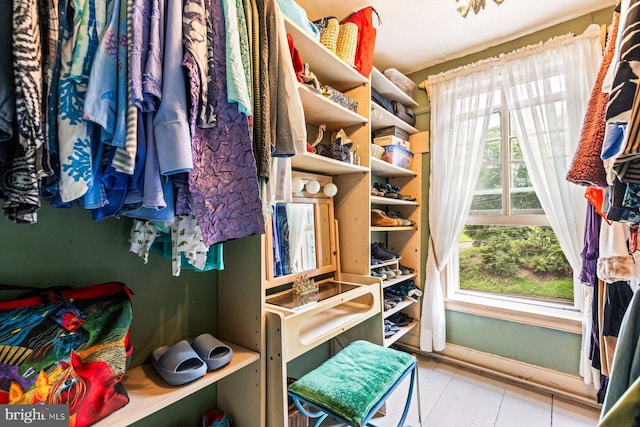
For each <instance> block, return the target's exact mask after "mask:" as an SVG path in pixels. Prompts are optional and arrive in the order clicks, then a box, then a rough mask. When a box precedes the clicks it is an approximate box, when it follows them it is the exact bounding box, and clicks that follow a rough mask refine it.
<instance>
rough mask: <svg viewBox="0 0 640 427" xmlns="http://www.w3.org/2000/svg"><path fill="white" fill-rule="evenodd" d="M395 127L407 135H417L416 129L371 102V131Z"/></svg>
mask: <svg viewBox="0 0 640 427" xmlns="http://www.w3.org/2000/svg"><path fill="white" fill-rule="evenodd" d="M389 126H396V127H399V128H400V129H402V130H404V131H406V132H409V134H414V133H418V129H416V128H414V127H413V126H411V125H410V124H408V123H407V122H405V121H404V120H402V119H399V118H397V117H396V116H394V115H393V114H391V113H390V112H388V111H387V110H385V109H384V108H382V107H381V106H379V105H378V104H376V103H375V102H373V101H372V102H371V131H372V132H373V131H376V130H378V129H382V128H386V127H389Z"/></svg>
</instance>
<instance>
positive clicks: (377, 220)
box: [371, 209, 402, 227]
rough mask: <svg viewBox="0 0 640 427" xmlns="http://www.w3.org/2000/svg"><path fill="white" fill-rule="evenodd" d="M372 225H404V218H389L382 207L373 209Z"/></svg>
mask: <svg viewBox="0 0 640 427" xmlns="http://www.w3.org/2000/svg"><path fill="white" fill-rule="evenodd" d="M371 225H372V226H374V227H396V226H399V225H402V220H399V219H395V218H389V217H388V216H387V214H386V213H384V212H383V211H381V210H380V209H371Z"/></svg>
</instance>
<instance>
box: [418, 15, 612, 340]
mask: <svg viewBox="0 0 640 427" xmlns="http://www.w3.org/2000/svg"><path fill="white" fill-rule="evenodd" d="M601 59H602V46H601V44H600V28H599V27H598V26H597V25H594V26H590V27H589V28H588V29H587V30H586V31H585V32H584V33H583V34H582V35H579V36H575V37H574V36H571V35H566V36H560V37H557V38H554V39H552V40H549V41H548V42H546V43H540V44H538V45H534V46H527V47H525V48H522V49H520V50H518V51H514V52H511V53H508V54H505V55H500V56H499V57H495V58H490V59H487V60H482V61H479V62H477V63H474V64H470V65H467V66H463V67H460V68H458V69H455V70H451V71H447V72H445V73H441V74H439V75H435V76H429V78H428V81H426V82H425V84H426V87H428V89H429V94H430V104H431V125H430V130H431V173H430V191H429V230H430V236H429V244H428V247H429V253H428V256H427V265H426V269H425V273H426V274H425V276H426V279H425V284H424V300H423V306H422V315H421V323H420V325H421V332H420V348H421V349H422V350H424V351H432V350H442V349H444V347H445V342H446V325H445V324H446V319H445V305H446V307H447V308H449V309H454V310H458V311H466V312H471V313H477V314H482V315H488V316H495V317H499V318H503V319H508V320H514V321H518V322H525V323H531V324H535V325H540V326H543V325H544V326H549V327H557V328H559V329H563V330H567V331H571V332H577V331H580V330H581V328H583V330H582V333H583V336H588V335H589V331H588V330H584V327H585V325H587V324H586V323H584V324H583V323H581V321H580V318H581V313H580V311H581V309H582V307H583V305H584V303H585V300H586V299H587V294H586V293H585V291H584V289H583V288H584V287H583V285H582V283H581V282H580V279H579V272H580V268H581V264H582V260H581V257H580V253H581V251H582V248H583V240H582V239H583V233H584V223H585V212H586V200H585V198H584V190H583V189H582V188H579V187H578V186H576V185H573V184H570V183H568V182H567V181H566V179H565V177H566V173H567V170H568V169H569V167H570V164H571V161H572V158H573V155H574V153H575V150H576V147H577V142H578V139H579V136H580V131H581V128H582V122H583V119H584V113H585V110H586V106H587V102H588V99H589V95H590V93H591V91H592V89H593V84H594V81H595V76H596V73H597V70H598V67H599V64H600V62H601ZM496 93H498V94H499V96H498V97H497V98H496V95H495V94H496ZM492 126H493V128H494V130H495V127H496V126H498V127H499V135H497V134H496V135H494V134H492V133H491V131H490V130H489V128H490V127H492ZM516 142H517V143H516ZM486 144H488V145H490V146H494V147H495V146H500V149H501V150H503V152H501V157H500V158H499V159H497V158H491V156H489V155H488V154H486V150H485V145H486ZM507 154H509V156H507ZM498 165H499V167H498ZM483 167H484V168H485V169H484V173H488V172H487V171H488V170H489V169H490V168H491V167H493V169H494V172H497V171H499V172H498V174H499V176H500V179H501V181H500V187H499V188H500V190H501V191H500V192H496V193H495V194H493V192H492V190H495V188H484V187H482V186H480V187H478V182H479V179H480V177H481V174H482V173H483V170H482V169H483ZM487 168H489V169H487ZM524 171H526V173H524ZM505 184H508V185H505ZM507 188H508V190H505V189H507ZM531 189H535V196H536V197H537V199H538V202H539V205H538V203H537V202H536V201H535V198H533V197H532V194H531ZM498 193H499V194H498ZM483 198H484V201H485V202H486V201H490V200H494V201H495V202H496V203H497V204H496V205H491V204H489V205H482V204H481V203H480V202H482V201H483ZM492 198H493V199H492ZM522 203H524V204H522ZM491 211H493V212H491ZM477 220H482V221H484V222H488V221H489V220H494V221H496V222H498V221H501V222H503V223H505V224H508V223H511V225H517V226H523V225H528V226H543V225H545V224H548V225H549V226H550V227H551V228H552V229H553V232H554V234H555V235H556V237H557V239H558V242H559V245H560V248H561V251H562V252H563V253H564V255H565V257H566V260H567V262H568V263H569V265H570V266H571V271H572V276H573V277H572V291H573V298H567V301H571V299H572V300H573V301H572V303H571V302H569V303H557V304H553V303H552V302H549V301H544V300H542V299H541V298H539V299H538V300H537V301H535V300H533V299H528V300H526V301H525V300H523V299H522V298H511V297H507V296H504V295H496V294H495V293H494V295H492V297H488V296H487V295H486V293H485V294H484V295H483V296H478V295H477V294H478V293H476V294H474V295H468V294H469V292H467V293H464V292H462V291H461V290H460V286H459V283H460V279H459V276H460V269H459V265H458V264H459V260H460V259H459V239H460V235H461V234H463V230H464V228H465V226H467V225H478V223H474V221H477ZM489 225H493V224H489ZM537 231H538V234H537V235H535V236H533V237H535V238H541V239H544V238H545V237H546V236H545V235H544V233H546V231H545V230H544V229H543V230H537ZM521 234H524V233H521ZM533 237H532V238H533ZM496 255H501V253H499V251H496ZM523 301H524V303H523ZM587 326H588V325H587Z"/></svg>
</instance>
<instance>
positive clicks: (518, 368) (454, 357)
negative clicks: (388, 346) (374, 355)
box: [399, 343, 601, 409]
mask: <svg viewBox="0 0 640 427" xmlns="http://www.w3.org/2000/svg"><path fill="white" fill-rule="evenodd" d="M399 345H400V346H402V347H405V348H406V349H407V350H410V351H412V352H415V353H419V354H422V355H424V356H426V357H430V358H433V359H435V360H438V361H442V362H445V363H449V364H453V365H457V366H459V367H462V368H465V369H469V370H473V371H476V372H478V373H480V374H483V375H487V376H492V377H497V378H499V379H501V380H503V381H509V382H512V383H514V384H517V385H520V386H523V387H527V388H532V389H535V390H536V391H540V392H546V393H550V394H553V395H555V396H557V397H559V398H562V399H565V400H570V401H574V402H576V403H581V404H583V405H587V406H590V407H593V408H597V409H600V407H601V406H600V404H598V403H597V399H596V390H595V389H594V387H593V385H587V384H585V383H584V381H583V380H582V378H581V377H579V376H576V375H571V374H567V373H564V372H559V371H555V370H553V369H549V368H544V367H541V366H536V365H532V364H530V363H525V362H520V361H518V360H513V359H508V358H506V357H502V356H498V355H495V354H490V353H484V352H482V351H478V350H474V349H470V348H467V347H462V346H459V345H455V344H449V343H447V345H446V348H445V350H444V351H442V352H433V353H426V352H422V351H421V350H419V348H418V347H417V346H409V345H406V344H399Z"/></svg>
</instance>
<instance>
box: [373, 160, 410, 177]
mask: <svg viewBox="0 0 640 427" xmlns="http://www.w3.org/2000/svg"><path fill="white" fill-rule="evenodd" d="M371 173H372V174H374V175H378V176H380V177H385V178H390V177H396V176H417V175H418V173H417V172H416V171H413V170H411V169H406V168H401V167H400V166H396V165H392V164H391V163H389V162H385V161H384V160H380V159H376V158H372V159H371Z"/></svg>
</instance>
